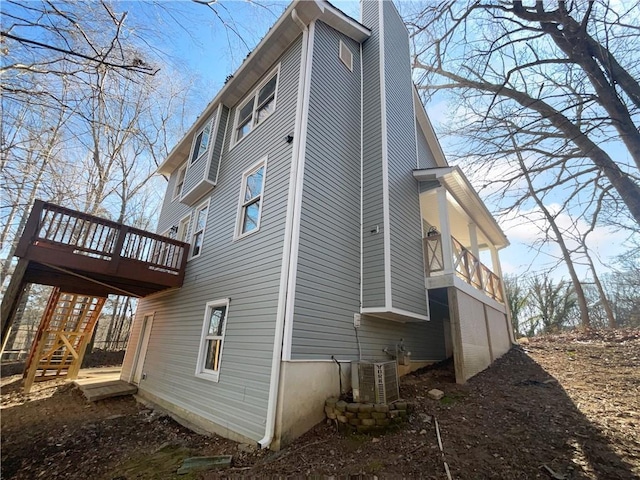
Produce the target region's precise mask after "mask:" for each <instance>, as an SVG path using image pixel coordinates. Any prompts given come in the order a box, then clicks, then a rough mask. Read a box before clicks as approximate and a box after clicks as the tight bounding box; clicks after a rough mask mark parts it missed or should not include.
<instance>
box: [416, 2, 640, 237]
mask: <svg viewBox="0 0 640 480" xmlns="http://www.w3.org/2000/svg"><path fill="white" fill-rule="evenodd" d="M532 3H533V2H532ZM635 8H636V5H635V2H630V3H628V4H626V3H625V2H616V3H615V4H614V3H610V2H608V1H607V0H600V1H590V2H571V3H567V2H558V3H557V4H555V6H553V7H550V6H548V4H546V3H543V2H535V3H534V4H533V5H532V6H525V5H524V4H523V2H522V1H518V0H514V1H497V0H489V1H487V2H477V1H469V2H457V1H443V2H438V3H426V4H422V7H421V9H420V10H419V11H418V12H415V13H413V14H410V15H408V16H407V21H408V25H409V28H410V30H411V32H412V38H413V41H414V51H415V72H416V75H417V78H418V86H419V89H420V90H421V91H422V93H423V94H424V96H425V98H430V97H431V96H433V95H434V94H436V93H437V92H440V91H449V92H452V93H454V94H455V95H457V99H458V102H459V105H461V106H463V107H465V108H464V109H461V111H463V112H464V111H465V109H466V108H467V107H472V108H471V109H470V110H471V111H473V112H477V113H481V112H482V113H481V114H480V115H475V114H472V115H468V116H466V118H465V120H467V122H465V123H466V124H467V125H468V124H471V123H474V122H475V123H478V124H483V123H484V122H485V120H486V119H487V118H488V116H489V115H490V114H491V113H493V112H495V111H496V110H497V109H500V113H501V114H505V113H506V114H508V115H509V116H510V117H511V118H518V119H519V122H518V123H519V125H520V128H522V129H525V130H536V131H538V132H544V135H545V140H546V141H549V142H550V141H556V145H557V146H558V147H560V146H564V147H565V148H567V152H570V156H571V157H572V159H573V160H574V162H573V165H574V166H577V165H581V170H580V171H581V172H583V173H591V174H592V175H593V174H594V172H595V173H596V174H597V175H599V177H600V179H601V180H600V181H601V182H602V180H603V179H606V181H607V182H608V185H610V186H611V187H613V189H614V191H615V193H616V195H615V196H611V195H610V197H611V198H613V199H614V201H617V200H620V201H621V202H622V203H623V204H624V205H625V207H626V208H627V209H628V211H629V212H630V214H631V216H632V218H633V219H635V222H636V224H638V225H640V183H639V181H638V172H639V169H640V132H639V131H638V126H639V120H638V118H639V115H640V85H639V84H638V80H637V79H638V78H640V74H639V73H640V58H639V57H638V56H637V55H634V53H633V52H635V51H637V49H638V46H639V44H640V34H639V32H640V18H639V17H638V15H637V14H636V13H635V10H634V9H635ZM467 112H468V111H467ZM492 135H494V136H495V137H498V136H500V135H503V136H508V131H506V130H504V129H503V130H501V131H494V132H492ZM615 148H622V149H624V150H625V151H626V152H627V154H628V156H629V158H630V159H631V162H629V163H627V162H625V159H624V157H620V156H619V155H616V156H614V154H613V153H612V152H613V151H614V149H615ZM558 151H560V150H559V149H558ZM584 160H588V162H589V163H586V162H585V161H584ZM550 161H551V162H553V159H552V160H550ZM576 174H577V172H576Z"/></svg>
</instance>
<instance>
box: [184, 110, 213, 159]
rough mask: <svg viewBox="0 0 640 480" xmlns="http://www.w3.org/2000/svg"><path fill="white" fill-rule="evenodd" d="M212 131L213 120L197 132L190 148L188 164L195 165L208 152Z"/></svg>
mask: <svg viewBox="0 0 640 480" xmlns="http://www.w3.org/2000/svg"><path fill="white" fill-rule="evenodd" d="M212 130H213V118H211V119H210V120H208V121H207V123H205V124H204V126H203V127H202V128H201V129H200V130H198V133H197V134H196V137H195V139H194V140H193V145H192V146H191V159H190V160H189V164H193V163H196V162H197V161H198V160H200V159H201V158H202V157H204V156H205V155H206V154H207V152H208V151H209V146H210V143H211V131H212Z"/></svg>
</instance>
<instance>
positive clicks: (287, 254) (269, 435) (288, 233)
mask: <svg viewBox="0 0 640 480" xmlns="http://www.w3.org/2000/svg"><path fill="white" fill-rule="evenodd" d="M291 18H292V19H293V21H294V22H295V23H297V24H298V26H299V27H300V29H301V30H302V47H301V48H302V55H301V59H300V78H299V81H298V104H297V106H296V107H297V108H296V123H295V127H294V136H293V142H294V144H293V155H292V158H291V173H290V175H291V176H290V180H289V204H288V206H287V223H286V225H285V236H284V247H283V254H282V274H281V277H280V293H279V296H278V311H277V315H276V331H275V336H274V340H273V358H272V362H271V378H270V382H269V403H268V404H267V419H266V426H265V432H264V437H263V438H262V439H261V440H258V448H261V449H262V448H268V447H269V445H271V442H272V441H273V437H274V435H275V426H276V414H277V406H278V391H279V387H280V366H281V365H282V346H283V339H284V330H285V320H286V317H287V311H286V303H287V291H288V289H289V282H290V276H289V271H290V267H291V262H292V256H291V246H292V243H293V235H294V228H293V220H294V217H295V215H294V212H295V210H296V203H297V201H299V200H298V198H297V195H296V191H297V188H296V187H297V185H296V183H297V182H296V180H297V178H298V169H299V167H300V161H301V151H302V147H303V143H302V141H301V140H302V138H301V132H302V119H303V115H302V108H303V104H304V100H303V97H304V85H305V82H306V78H307V57H308V55H309V52H308V44H309V28H308V27H307V25H306V24H305V23H304V22H303V21H302V20H301V19H300V17H299V16H298V12H297V11H296V9H295V8H294V9H293V10H291Z"/></svg>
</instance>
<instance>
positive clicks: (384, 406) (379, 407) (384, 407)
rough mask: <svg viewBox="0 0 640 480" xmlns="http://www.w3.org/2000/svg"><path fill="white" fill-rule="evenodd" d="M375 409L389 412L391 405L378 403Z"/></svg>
mask: <svg viewBox="0 0 640 480" xmlns="http://www.w3.org/2000/svg"><path fill="white" fill-rule="evenodd" d="M373 409H374V410H375V411H376V412H383V413H386V412H388V411H389V405H387V404H386V403H376V404H375V405H374V406H373Z"/></svg>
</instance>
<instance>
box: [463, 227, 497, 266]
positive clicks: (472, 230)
mask: <svg viewBox="0 0 640 480" xmlns="http://www.w3.org/2000/svg"><path fill="white" fill-rule="evenodd" d="M468 227H469V241H470V242H471V253H473V255H474V256H475V257H476V258H477V259H478V260H480V249H479V248H478V231H477V230H476V224H475V223H473V222H471V223H469V224H468ZM492 260H493V258H492Z"/></svg>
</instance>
